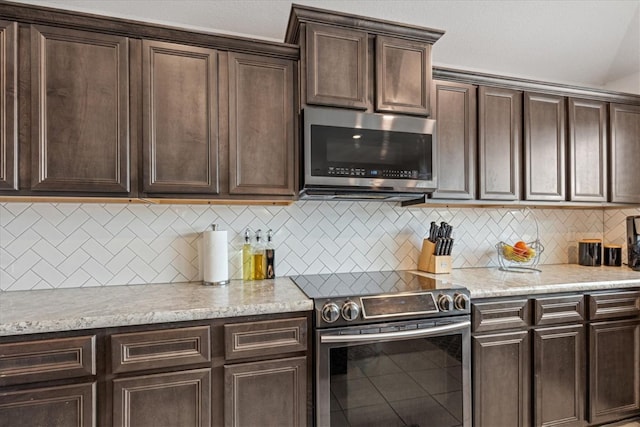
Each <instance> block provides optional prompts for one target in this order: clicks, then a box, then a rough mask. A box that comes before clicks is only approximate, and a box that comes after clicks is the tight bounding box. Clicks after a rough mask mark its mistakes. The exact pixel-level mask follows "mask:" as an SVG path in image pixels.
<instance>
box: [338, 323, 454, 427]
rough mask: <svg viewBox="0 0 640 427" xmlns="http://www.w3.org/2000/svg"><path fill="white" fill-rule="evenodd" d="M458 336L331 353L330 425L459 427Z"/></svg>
mask: <svg viewBox="0 0 640 427" xmlns="http://www.w3.org/2000/svg"><path fill="white" fill-rule="evenodd" d="M462 366H463V363H462V336H461V335H448V336H442V337H434V338H421V339H414V340H408V341H394V342H382V343H374V344H363V345H356V346H351V347H338V348H333V349H331V350H330V389H331V394H330V407H331V415H330V419H331V426H352V427H355V426H385V427H393V426H411V427H419V426H423V427H425V426H438V427H448V426H462V424H463V391H462V376H463V368H462Z"/></svg>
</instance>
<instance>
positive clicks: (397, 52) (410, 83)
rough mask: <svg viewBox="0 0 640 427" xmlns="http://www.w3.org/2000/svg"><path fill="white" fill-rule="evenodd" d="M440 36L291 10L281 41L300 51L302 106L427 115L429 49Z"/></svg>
mask: <svg viewBox="0 0 640 427" xmlns="http://www.w3.org/2000/svg"><path fill="white" fill-rule="evenodd" d="M443 34H444V32H443V31H440V30H434V29H430V28H419V27H415V26H409V25H403V24H399V23H394V22H389V21H381V20H376V19H373V18H368V17H362V16H357V15H350V14H344V13H339V12H332V11H326V10H320V9H315V8H311V7H306V6H300V5H294V6H293V7H292V11H291V16H290V19H289V26H288V28H287V35H286V37H285V40H286V41H287V42H288V43H296V44H300V47H301V66H302V70H303V72H302V75H301V76H302V81H301V88H302V95H303V99H302V107H304V106H305V105H323V106H333V107H344V108H353V109H360V110H366V111H369V112H388V113H400V114H412V115H418V116H429V114H430V100H429V97H430V92H431V45H432V44H433V43H435V42H436V41H437V40H438V39H439V38H440V37H441V36H442V35H443Z"/></svg>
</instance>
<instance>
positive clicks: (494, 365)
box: [471, 331, 531, 427]
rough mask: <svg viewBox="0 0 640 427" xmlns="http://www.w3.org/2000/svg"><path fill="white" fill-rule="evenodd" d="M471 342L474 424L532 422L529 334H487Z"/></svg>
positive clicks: (481, 426) (494, 425)
mask: <svg viewBox="0 0 640 427" xmlns="http://www.w3.org/2000/svg"><path fill="white" fill-rule="evenodd" d="M472 343H473V345H472V352H473V358H472V360H473V366H472V368H471V371H472V372H473V380H472V382H471V383H472V384H473V425H474V426H475V427H499V426H505V427H507V426H512V427H524V426H529V425H531V424H530V422H529V419H530V414H529V402H530V401H531V391H530V390H531V387H530V384H531V371H530V369H529V366H530V363H531V362H530V359H531V356H530V348H531V337H530V336H529V333H528V332H527V331H519V332H507V333H496V334H486V335H482V336H475V337H473V338H472Z"/></svg>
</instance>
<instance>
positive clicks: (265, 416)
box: [224, 357, 307, 427]
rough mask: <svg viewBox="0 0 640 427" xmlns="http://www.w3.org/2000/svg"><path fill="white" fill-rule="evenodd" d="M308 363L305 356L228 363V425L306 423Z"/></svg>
mask: <svg viewBox="0 0 640 427" xmlns="http://www.w3.org/2000/svg"><path fill="white" fill-rule="evenodd" d="M306 366H307V359H306V357H294V358H290V359H279V360H271V361H265V362H254V363H241V364H238V365H225V367H224V400H225V403H224V423H225V426H227V427H243V426H244V427H251V426H257V425H259V426H263V427H269V426H273V427H287V426H291V427H293V426H296V427H304V426H306V425H307V413H306V410H307V395H306V393H307V367H306Z"/></svg>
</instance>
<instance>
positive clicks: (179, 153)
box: [142, 40, 219, 195]
mask: <svg viewBox="0 0 640 427" xmlns="http://www.w3.org/2000/svg"><path fill="white" fill-rule="evenodd" d="M217 55H218V54H217V52H216V51H215V50H212V49H205V48H199V47H194V46H186V45H180V44H173V43H163V42H158V41H149V40H143V41H142V94H143V98H142V99H143V103H142V111H143V138H142V169H143V171H142V175H143V190H144V192H146V193H150V194H152V193H204V194H210V195H213V194H217V193H218V192H219V184H218V80H217V77H218V61H217Z"/></svg>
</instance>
